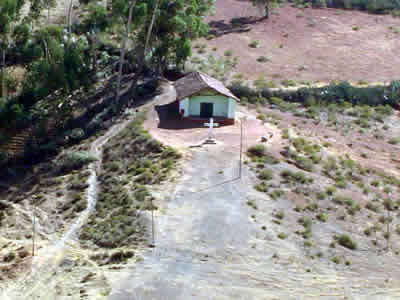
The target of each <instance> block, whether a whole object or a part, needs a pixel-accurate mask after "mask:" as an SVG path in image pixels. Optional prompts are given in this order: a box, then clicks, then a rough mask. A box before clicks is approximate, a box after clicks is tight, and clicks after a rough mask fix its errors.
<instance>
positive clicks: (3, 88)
mask: <svg viewBox="0 0 400 300" xmlns="http://www.w3.org/2000/svg"><path fill="white" fill-rule="evenodd" d="M5 68H6V49H4V48H3V50H2V64H1V96H2V97H3V98H4V99H5V98H7V91H6V89H7V87H6V78H5Z"/></svg>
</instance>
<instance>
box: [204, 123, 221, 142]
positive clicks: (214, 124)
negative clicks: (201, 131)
mask: <svg viewBox="0 0 400 300" xmlns="http://www.w3.org/2000/svg"><path fill="white" fill-rule="evenodd" d="M218 125H219V124H218V123H214V118H210V122H209V123H204V126H208V128H209V130H208V138H209V139H212V138H214V133H213V128H214V127H218Z"/></svg>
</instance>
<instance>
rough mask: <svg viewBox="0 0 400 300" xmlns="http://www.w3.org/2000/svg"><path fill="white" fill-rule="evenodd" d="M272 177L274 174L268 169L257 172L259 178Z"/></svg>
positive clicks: (267, 178) (269, 178)
mask: <svg viewBox="0 0 400 300" xmlns="http://www.w3.org/2000/svg"><path fill="white" fill-rule="evenodd" d="M273 177H274V174H273V172H272V171H271V170H269V169H264V170H262V171H261V172H260V173H259V174H258V178H259V179H261V180H271V179H272V178H273Z"/></svg>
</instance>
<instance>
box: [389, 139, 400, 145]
mask: <svg viewBox="0 0 400 300" xmlns="http://www.w3.org/2000/svg"><path fill="white" fill-rule="evenodd" d="M388 143H389V144H391V145H397V144H398V143H400V138H396V137H393V138H391V139H390V140H389V141H388Z"/></svg>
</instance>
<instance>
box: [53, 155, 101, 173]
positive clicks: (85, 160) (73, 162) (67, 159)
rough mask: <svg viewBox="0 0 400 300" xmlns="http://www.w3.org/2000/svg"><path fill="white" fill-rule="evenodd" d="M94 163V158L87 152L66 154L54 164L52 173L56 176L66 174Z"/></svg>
mask: <svg viewBox="0 0 400 300" xmlns="http://www.w3.org/2000/svg"><path fill="white" fill-rule="evenodd" d="M94 161H96V158H94V157H92V156H90V155H89V153H88V152H84V151H82V152H67V153H65V154H63V155H62V156H61V157H60V158H59V159H58V161H57V162H56V163H55V169H54V172H55V174H56V175H59V174H66V173H69V172H71V171H73V170H77V169H80V168H82V167H83V166H84V165H87V164H89V163H91V162H94Z"/></svg>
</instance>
